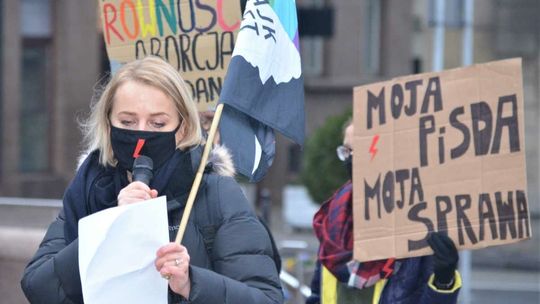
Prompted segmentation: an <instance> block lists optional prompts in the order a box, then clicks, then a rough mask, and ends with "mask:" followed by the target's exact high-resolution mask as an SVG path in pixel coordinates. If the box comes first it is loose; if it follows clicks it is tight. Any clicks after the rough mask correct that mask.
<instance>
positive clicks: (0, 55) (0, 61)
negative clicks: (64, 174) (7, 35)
mask: <svg viewBox="0 0 540 304" xmlns="http://www.w3.org/2000/svg"><path fill="white" fill-rule="evenodd" d="M3 7H4V3H3V0H0V88H1V87H2V86H3V85H4V78H3V75H4V52H3V51H4V26H3V25H4V21H3V20H5V19H4V10H3ZM3 97H4V96H3V94H2V92H1V91H0V117H4V115H3V113H4V110H3V109H4V103H3V100H2V98H3ZM3 133H4V132H3V129H2V123H1V122H0V138H2V134H3ZM2 163H3V155H2V149H0V176H2Z"/></svg>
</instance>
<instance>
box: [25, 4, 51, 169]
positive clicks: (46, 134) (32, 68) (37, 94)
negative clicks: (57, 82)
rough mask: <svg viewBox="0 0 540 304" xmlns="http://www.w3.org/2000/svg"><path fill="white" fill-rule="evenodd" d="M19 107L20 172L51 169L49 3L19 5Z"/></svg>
mask: <svg viewBox="0 0 540 304" xmlns="http://www.w3.org/2000/svg"><path fill="white" fill-rule="evenodd" d="M21 4H22V5H21V14H22V15H21V33H22V39H23V43H22V46H23V47H22V56H21V103H20V112H19V118H20V129H19V134H20V143H19V145H20V146H19V151H20V152H19V169H20V170H21V171H22V172H43V171H47V170H48V169H49V166H50V161H49V160H50V148H51V140H50V139H51V138H52V136H51V132H50V126H51V121H50V116H51V115H50V114H51V106H50V95H51V94H50V91H51V88H52V86H51V84H50V82H49V81H48V79H49V77H48V76H49V75H50V73H48V66H49V64H50V57H51V52H50V49H51V43H52V39H51V37H52V25H51V22H52V18H51V2H50V0H24V1H22V3H21Z"/></svg>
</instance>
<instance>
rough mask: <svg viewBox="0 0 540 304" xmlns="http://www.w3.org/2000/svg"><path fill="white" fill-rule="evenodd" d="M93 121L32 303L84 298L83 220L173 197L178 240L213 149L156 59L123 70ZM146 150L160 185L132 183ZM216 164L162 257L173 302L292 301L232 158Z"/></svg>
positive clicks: (32, 281) (33, 274)
mask: <svg viewBox="0 0 540 304" xmlns="http://www.w3.org/2000/svg"><path fill="white" fill-rule="evenodd" d="M83 127H84V128H83V129H84V136H85V137H84V138H85V143H86V146H87V149H86V153H85V154H84V155H85V156H84V157H83V158H84V160H83V161H82V163H81V165H80V167H79V168H78V171H77V174H76V176H75V178H74V179H73V181H72V182H71V184H70V185H69V187H68V188H67V190H66V193H65V195H64V199H63V203H64V207H63V210H62V212H61V213H60V214H59V216H58V218H57V220H56V221H55V222H53V223H52V224H51V226H50V227H49V230H48V232H47V234H46V236H45V238H44V240H43V242H42V244H41V245H40V248H39V249H38V251H37V253H36V255H35V256H34V258H33V259H32V261H31V262H30V263H29V265H28V266H27V268H26V270H25V273H24V277H23V279H22V282H21V283H22V287H23V290H24V292H25V294H26V296H27V298H28V299H29V300H30V302H32V303H82V301H83V300H82V292H81V283H80V275H79V270H78V257H77V250H78V231H77V223H78V220H79V219H81V218H83V217H85V216H87V215H89V214H92V213H95V212H97V211H100V210H103V209H106V208H109V207H114V206H121V205H126V204H133V203H136V202H138V201H141V200H146V199H150V198H154V197H157V196H158V195H166V196H167V200H168V202H167V205H168V206H167V207H168V211H169V214H168V216H169V231H170V232H171V233H170V239H171V240H173V239H174V237H175V236H176V233H177V231H178V226H177V225H178V223H179V220H180V217H181V216H182V213H183V208H184V204H185V201H186V199H187V196H188V193H189V190H190V188H191V185H192V182H193V179H194V176H195V170H196V168H197V167H198V165H199V161H200V157H201V152H202V148H201V146H202V145H204V138H203V136H202V133H201V128H200V122H199V115H198V112H197V109H196V106H195V103H194V102H193V100H192V99H191V96H190V94H189V91H188V89H187V87H186V84H185V83H184V81H183V80H182V78H181V77H180V75H179V74H178V73H177V71H176V70H175V69H174V68H172V67H171V66H170V65H169V64H168V63H166V62H165V61H163V60H161V59H159V58H155V57H147V58H145V59H141V60H137V61H134V62H131V63H129V64H126V65H124V66H123V67H122V68H120V69H119V70H118V71H117V73H116V74H115V75H114V76H113V77H112V79H111V80H110V82H109V83H108V84H107V86H106V87H105V89H104V91H103V93H102V94H101V96H100V98H99V100H98V101H97V103H95V104H94V105H93V107H92V112H91V115H90V117H89V119H88V121H87V122H86V123H85V124H84V125H83ZM138 155H145V156H148V157H150V158H151V159H152V160H153V164H154V178H153V179H152V181H151V182H150V185H146V184H144V183H141V182H138V181H135V182H132V180H131V172H130V171H131V168H132V165H133V161H134V159H135V157H137V156H138ZM211 164H212V165H210V166H208V167H207V169H208V170H207V171H208V173H206V174H205V177H204V179H203V182H202V185H201V190H200V191H199V194H198V196H197V200H196V202H195V208H194V215H192V216H193V221H190V223H189V224H188V227H187V229H186V234H185V236H184V241H183V245H178V244H176V243H173V242H171V243H169V244H166V245H164V246H163V247H161V248H159V250H158V251H157V254H156V260H155V266H156V270H157V271H159V272H160V273H161V274H162V276H164V277H168V278H169V287H170V288H169V289H170V290H169V303H182V302H189V303H205V304H212V303H231V304H232V303H235V304H236V303H282V302H283V295H282V290H281V287H280V283H279V277H278V270H277V269H276V266H275V264H274V260H273V254H274V252H273V249H272V246H271V241H270V237H269V235H268V233H267V232H266V230H265V228H264V227H263V226H262V225H261V223H260V222H259V221H258V219H257V218H256V216H255V214H254V213H253V211H252V210H251V209H250V208H249V206H248V203H247V201H246V199H245V197H244V196H243V194H242V193H241V190H240V188H239V186H238V184H237V183H236V182H235V181H234V179H233V178H232V175H234V169H233V168H232V163H231V161H230V156H228V155H227V154H226V152H225V151H221V152H220V153H214V155H213V156H211ZM201 208H202V210H203V211H201V210H199V211H198V209H201ZM201 214H202V215H201ZM208 228H210V229H213V231H212V233H211V234H210V235H211V240H208V238H209V236H208V235H209V234H208V233H207V232H206V230H208ZM209 244H210V246H209Z"/></svg>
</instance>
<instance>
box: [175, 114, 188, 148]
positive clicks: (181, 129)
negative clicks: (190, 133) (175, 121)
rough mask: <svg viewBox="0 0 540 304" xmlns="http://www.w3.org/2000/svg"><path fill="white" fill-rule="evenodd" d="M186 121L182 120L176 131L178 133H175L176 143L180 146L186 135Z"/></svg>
mask: <svg viewBox="0 0 540 304" xmlns="http://www.w3.org/2000/svg"><path fill="white" fill-rule="evenodd" d="M185 122H186V121H185V120H182V122H181V123H180V127H179V128H178V131H176V134H175V135H174V137H175V139H176V145H177V146H178V145H179V144H180V142H181V141H182V140H183V139H184V137H185V136H186V125H187V124H186V123H185Z"/></svg>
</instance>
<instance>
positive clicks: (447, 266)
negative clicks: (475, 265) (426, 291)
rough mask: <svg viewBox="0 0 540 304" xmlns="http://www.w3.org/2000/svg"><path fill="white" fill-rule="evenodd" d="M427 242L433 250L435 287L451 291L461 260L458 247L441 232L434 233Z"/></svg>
mask: <svg viewBox="0 0 540 304" xmlns="http://www.w3.org/2000/svg"><path fill="white" fill-rule="evenodd" d="M427 241H428V244H429V246H430V247H431V249H433V256H434V259H433V269H434V272H435V286H436V287H437V288H441V289H451V288H452V285H453V284H451V283H453V281H454V273H455V271H456V267H457V263H458V260H459V255H458V252H457V249H456V246H455V245H454V242H453V241H452V240H451V239H450V238H449V237H448V236H447V235H445V234H442V233H440V232H434V233H432V234H431V235H430V236H429V238H428V240H427Z"/></svg>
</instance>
